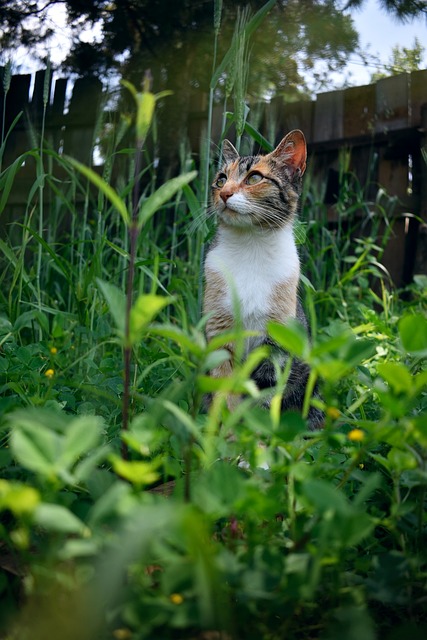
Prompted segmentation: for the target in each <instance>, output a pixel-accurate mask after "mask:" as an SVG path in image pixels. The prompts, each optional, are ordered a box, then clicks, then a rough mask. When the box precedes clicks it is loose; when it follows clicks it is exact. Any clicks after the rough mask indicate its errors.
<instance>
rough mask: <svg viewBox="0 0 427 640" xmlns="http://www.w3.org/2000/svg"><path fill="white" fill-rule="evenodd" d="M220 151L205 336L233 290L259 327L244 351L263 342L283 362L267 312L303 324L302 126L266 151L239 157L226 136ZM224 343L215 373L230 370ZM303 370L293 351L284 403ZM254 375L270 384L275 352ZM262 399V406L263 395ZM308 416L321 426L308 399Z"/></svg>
mask: <svg viewBox="0 0 427 640" xmlns="http://www.w3.org/2000/svg"><path fill="white" fill-rule="evenodd" d="M222 154H223V166H222V168H221V170H220V171H219V173H218V174H217V176H216V178H215V180H214V183H213V185H212V203H213V207H214V209H215V212H216V215H217V219H218V229H217V234H216V237H215V240H214V242H213V244H212V246H211V247H210V249H209V251H208V253H207V255H206V261H205V282H206V286H205V295H204V309H203V311H204V313H205V314H208V321H207V325H206V335H207V339H208V340H211V339H212V338H213V337H214V336H216V335H217V334H219V333H222V332H224V331H227V330H230V329H232V327H233V324H234V314H233V310H234V309H235V303H234V302H233V300H234V297H235V296H237V299H238V302H239V308H240V316H241V320H242V323H243V326H244V328H245V329H247V330H255V331H258V332H259V336H257V337H256V338H249V339H247V341H246V346H245V350H246V355H247V354H248V353H249V352H250V351H251V350H252V349H254V348H255V347H257V346H259V345H261V344H267V345H270V347H271V356H272V358H274V360H275V361H276V362H278V363H279V364H280V366H281V367H284V365H285V363H286V359H287V354H286V352H285V351H283V350H282V349H280V348H279V347H278V346H277V345H276V344H275V343H274V342H273V341H272V340H271V339H270V338H269V337H268V336H267V335H266V324H267V322H268V321H270V320H274V321H276V322H281V323H286V322H287V321H288V320H289V319H290V318H297V319H298V320H299V321H300V322H301V323H302V324H304V325H305V326H307V321H306V318H305V315H304V312H303V310H302V307H301V304H300V302H299V300H298V284H299V276H300V261H299V257H298V252H297V249H296V246H295V240H294V233H293V223H294V220H295V218H296V215H297V209H298V202H299V196H300V193H301V182H302V175H303V173H304V171H305V168H306V159H307V147H306V142H305V138H304V134H303V133H302V132H301V131H299V130H294V131H291V132H290V133H288V135H287V136H285V137H284V138H283V140H282V141H281V142H280V144H279V145H278V146H277V147H276V149H275V150H274V151H272V152H271V153H269V154H268V155H264V156H263V155H255V156H243V157H241V156H239V153H238V152H237V151H236V149H235V148H234V147H233V145H232V144H231V142H229V141H228V140H225V141H224V144H223V149H222ZM226 348H227V349H228V350H229V352H230V359H229V360H227V361H225V362H223V363H222V364H221V365H219V366H218V367H217V368H215V369H214V370H213V371H212V372H211V375H213V376H214V377H226V376H229V375H230V374H231V371H232V367H233V358H234V346H233V344H228V345H227V346H226ZM308 374H309V370H308V367H307V366H306V365H305V364H304V363H302V362H300V361H298V360H295V359H294V361H293V363H292V367H291V372H290V376H289V379H288V382H287V385H286V389H285V392H284V395H283V400H282V409H283V410H286V409H297V410H301V408H302V404H303V400H304V394H305V388H306V384H307V379H308ZM252 378H253V380H254V381H255V383H256V384H257V386H258V388H259V389H268V388H271V387H274V385H275V384H276V369H275V366H274V363H273V360H272V359H268V360H264V361H262V362H261V364H260V365H259V366H258V367H257V368H256V369H255V371H253V373H252ZM267 395H268V394H267ZM238 401H239V398H233V397H231V398H229V400H228V405H229V408H233V406H235V404H236V402H238ZM264 403H265V404H266V405H267V406H268V404H269V401H268V400H265V401H264ZM308 420H309V426H310V428H312V429H316V428H319V427H320V426H321V424H322V422H323V414H322V413H321V411H319V410H318V409H316V408H314V407H311V408H310V412H309V415H308Z"/></svg>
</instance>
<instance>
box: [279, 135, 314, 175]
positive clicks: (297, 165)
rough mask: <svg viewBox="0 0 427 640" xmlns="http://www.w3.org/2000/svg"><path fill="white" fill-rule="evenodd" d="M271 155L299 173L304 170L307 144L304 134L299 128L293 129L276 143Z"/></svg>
mask: <svg viewBox="0 0 427 640" xmlns="http://www.w3.org/2000/svg"><path fill="white" fill-rule="evenodd" d="M271 156H272V157H273V158H276V159H278V160H281V161H282V162H284V163H285V164H287V165H290V166H291V167H292V168H293V169H294V170H295V171H296V170H297V169H298V170H299V173H300V175H301V176H302V174H303V173H304V171H305V167H306V162H307V144H306V141H305V136H304V134H303V132H302V131H300V130H299V129H294V130H293V131H291V132H290V133H288V135H287V136H285V137H284V138H283V140H282V141H281V142H279V144H278V145H277V147H276V148H275V150H274V151H272V153H271Z"/></svg>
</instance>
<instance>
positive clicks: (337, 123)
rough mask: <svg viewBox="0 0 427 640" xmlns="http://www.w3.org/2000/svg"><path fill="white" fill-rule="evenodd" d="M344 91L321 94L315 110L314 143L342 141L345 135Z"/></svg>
mask: <svg viewBox="0 0 427 640" xmlns="http://www.w3.org/2000/svg"><path fill="white" fill-rule="evenodd" d="M343 115H344V91H327V92H326V93H319V94H318V96H317V101H316V103H315V108H314V131H313V142H323V141H325V140H341V138H342V137H343V135H344V128H343Z"/></svg>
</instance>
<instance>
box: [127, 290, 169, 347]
mask: <svg viewBox="0 0 427 640" xmlns="http://www.w3.org/2000/svg"><path fill="white" fill-rule="evenodd" d="M172 302H173V298H167V297H165V296H157V295H154V294H146V295H141V296H139V297H138V298H137V300H136V302H135V304H134V305H133V307H132V309H131V312H130V335H129V339H130V344H131V345H133V344H135V343H136V342H138V340H139V339H140V337H141V332H142V331H143V329H145V327H146V326H147V325H148V324H149V323H150V322H151V321H152V320H153V319H154V317H155V316H156V315H157V314H158V313H159V311H161V310H162V309H163V308H164V307H166V306H167V305H168V304H171V303H172Z"/></svg>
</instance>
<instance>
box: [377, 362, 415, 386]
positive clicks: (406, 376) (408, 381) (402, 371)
mask: <svg viewBox="0 0 427 640" xmlns="http://www.w3.org/2000/svg"><path fill="white" fill-rule="evenodd" d="M377 371H378V373H379V374H380V376H381V377H382V378H383V380H385V381H386V382H388V384H389V385H390V387H391V388H392V389H393V391H394V393H396V394H399V393H406V394H411V392H412V376H411V374H410V373H409V371H408V369H407V368H406V367H405V365H403V364H401V363H399V362H384V363H380V364H379V365H378V367H377Z"/></svg>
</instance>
